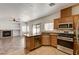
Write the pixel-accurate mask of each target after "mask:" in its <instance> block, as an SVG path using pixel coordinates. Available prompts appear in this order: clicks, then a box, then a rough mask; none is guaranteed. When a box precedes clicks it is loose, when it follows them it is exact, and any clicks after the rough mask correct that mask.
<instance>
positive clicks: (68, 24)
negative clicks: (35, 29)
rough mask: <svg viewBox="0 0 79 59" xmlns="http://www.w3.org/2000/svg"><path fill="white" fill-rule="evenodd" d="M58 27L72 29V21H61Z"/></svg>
mask: <svg viewBox="0 0 79 59" xmlns="http://www.w3.org/2000/svg"><path fill="white" fill-rule="evenodd" d="M59 29H73V26H72V23H61V24H59Z"/></svg>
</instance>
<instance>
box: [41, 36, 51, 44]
mask: <svg viewBox="0 0 79 59" xmlns="http://www.w3.org/2000/svg"><path fill="white" fill-rule="evenodd" d="M41 42H42V45H50V36H49V35H42V41H41Z"/></svg>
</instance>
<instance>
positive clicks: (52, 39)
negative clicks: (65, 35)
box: [50, 34, 57, 47]
mask: <svg viewBox="0 0 79 59" xmlns="http://www.w3.org/2000/svg"><path fill="white" fill-rule="evenodd" d="M50 44H51V46H53V47H57V35H56V34H51V35H50Z"/></svg>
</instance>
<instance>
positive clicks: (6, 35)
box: [2, 31, 11, 37]
mask: <svg viewBox="0 0 79 59" xmlns="http://www.w3.org/2000/svg"><path fill="white" fill-rule="evenodd" d="M2 37H11V31H2Z"/></svg>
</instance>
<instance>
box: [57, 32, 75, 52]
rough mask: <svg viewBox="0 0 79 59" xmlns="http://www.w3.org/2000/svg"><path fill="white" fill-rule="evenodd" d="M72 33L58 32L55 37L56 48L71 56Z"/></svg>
mask: <svg viewBox="0 0 79 59" xmlns="http://www.w3.org/2000/svg"><path fill="white" fill-rule="evenodd" d="M73 37H74V35H73V32H72V31H68V30H66V31H60V32H59V33H58V37H57V44H58V45H57V48H58V49H59V50H61V51H63V52H65V53H68V54H73Z"/></svg>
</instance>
